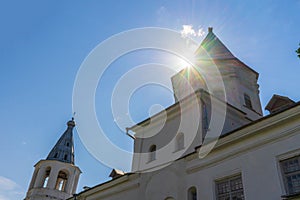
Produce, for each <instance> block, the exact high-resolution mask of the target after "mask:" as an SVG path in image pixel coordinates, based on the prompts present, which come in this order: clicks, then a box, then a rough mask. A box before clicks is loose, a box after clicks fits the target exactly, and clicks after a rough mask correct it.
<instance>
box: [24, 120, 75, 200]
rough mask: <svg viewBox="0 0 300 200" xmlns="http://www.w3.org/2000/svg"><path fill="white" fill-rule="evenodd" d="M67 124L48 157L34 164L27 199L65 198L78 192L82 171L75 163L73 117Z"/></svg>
mask: <svg viewBox="0 0 300 200" xmlns="http://www.w3.org/2000/svg"><path fill="white" fill-rule="evenodd" d="M67 126H68V127H67V130H66V131H65V132H64V133H63V135H62V136H61V137H60V138H59V140H58V141H57V143H56V144H55V146H54V147H53V148H52V150H51V151H50V153H49V155H48V156H47V158H46V159H45V160H40V161H39V162H38V163H37V164H36V165H35V166H34V167H35V170H34V172H33V176H32V179H31V182H30V185H29V188H28V191H27V195H26V198H25V200H50V199H51V200H56V199H57V200H65V199H67V198H69V197H71V196H72V195H73V194H74V193H75V192H76V188H77V183H78V180H79V176H80V173H81V171H80V169H79V168H78V167H77V166H75V163H74V142H73V128H74V127H75V122H74V119H73V118H72V120H70V121H68V123H67Z"/></svg>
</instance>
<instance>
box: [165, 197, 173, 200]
mask: <svg viewBox="0 0 300 200" xmlns="http://www.w3.org/2000/svg"><path fill="white" fill-rule="evenodd" d="M165 200H174V198H173V197H167V198H165Z"/></svg>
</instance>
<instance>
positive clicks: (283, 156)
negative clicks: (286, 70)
mask: <svg viewBox="0 0 300 200" xmlns="http://www.w3.org/2000/svg"><path fill="white" fill-rule="evenodd" d="M296 156H300V149H296V150H292V151H289V152H286V153H283V154H281V155H278V156H276V167H277V172H278V178H279V183H280V188H281V194H282V195H288V191H286V187H285V182H284V179H285V177H284V175H283V171H282V168H281V164H280V162H281V161H283V160H286V159H289V158H293V157H296Z"/></svg>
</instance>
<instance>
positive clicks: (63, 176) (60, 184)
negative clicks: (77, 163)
mask: <svg viewBox="0 0 300 200" xmlns="http://www.w3.org/2000/svg"><path fill="white" fill-rule="evenodd" d="M67 181H68V174H67V173H66V172H64V171H60V172H59V173H58V176H57V181H56V186H55V189H57V190H59V191H65V188H66V184H67Z"/></svg>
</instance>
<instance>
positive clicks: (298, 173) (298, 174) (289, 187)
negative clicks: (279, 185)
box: [280, 156, 300, 195]
mask: <svg viewBox="0 0 300 200" xmlns="http://www.w3.org/2000/svg"><path fill="white" fill-rule="evenodd" d="M280 165H281V169H282V174H283V178H284V185H285V189H286V192H287V194H288V195H292V194H297V193H300V156H296V157H293V158H289V159H287V160H282V161H280Z"/></svg>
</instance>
